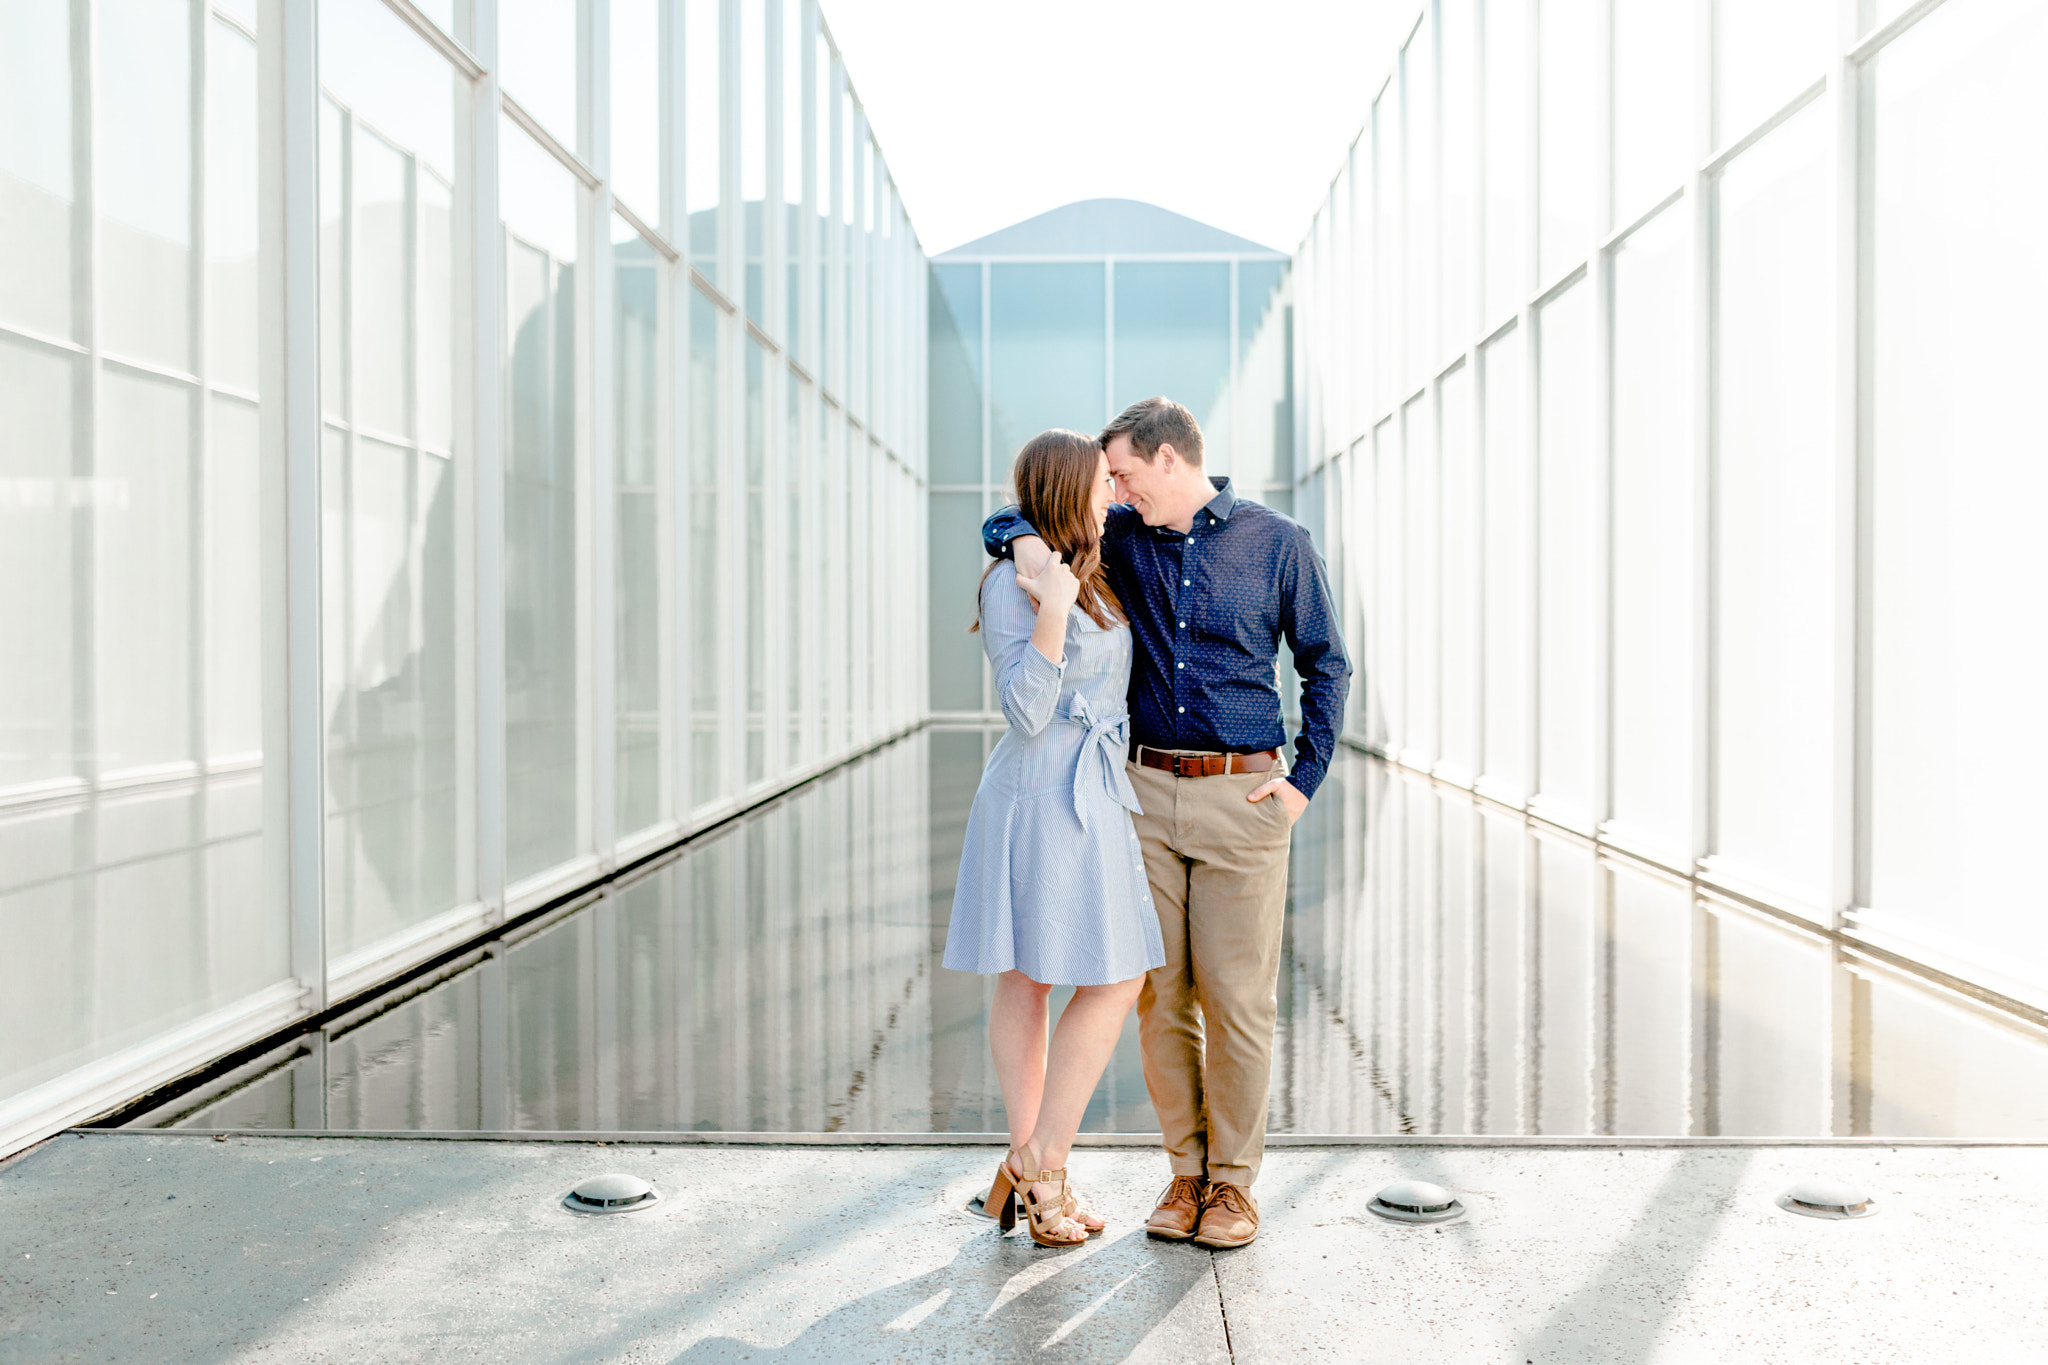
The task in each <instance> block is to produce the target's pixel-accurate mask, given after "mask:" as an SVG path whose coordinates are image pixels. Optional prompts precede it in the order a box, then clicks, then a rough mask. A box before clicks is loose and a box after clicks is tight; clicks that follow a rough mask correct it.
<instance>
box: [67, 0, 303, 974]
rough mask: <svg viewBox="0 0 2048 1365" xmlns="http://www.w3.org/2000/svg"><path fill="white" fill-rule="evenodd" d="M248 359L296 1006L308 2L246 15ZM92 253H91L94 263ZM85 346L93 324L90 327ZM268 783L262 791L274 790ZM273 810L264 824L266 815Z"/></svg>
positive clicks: (277, 886) (270, 710) (277, 814)
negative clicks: (250, 266)
mask: <svg viewBox="0 0 2048 1365" xmlns="http://www.w3.org/2000/svg"><path fill="white" fill-rule="evenodd" d="M257 32H258V35H259V39H258V46H257V54H258V55H257V72H258V74H257V83H258V103H259V107H260V108H261V109H262V110H263V111H264V113H265V117H262V118H260V119H259V120H258V125H259V132H258V135H257V136H258V138H259V142H258V148H259V151H258V163H257V164H258V171H257V174H258V177H259V180H258V213H259V215H260V218H259V225H258V243H259V246H258V251H259V260H260V283H259V285H258V289H259V298H260V303H261V306H260V307H259V310H258V313H259V318H260V322H259V324H258V325H259V326H260V327H261V328H262V335H261V340H262V344H261V345H260V346H259V348H258V349H259V361H258V363H259V364H260V365H261V366H262V382H261V388H262V392H263V393H264V394H265V395H267V397H268V399H269V401H267V402H265V403H264V404H262V406H261V408H260V416H259V423H260V430H261V432H262V436H263V442H262V449H263V450H264V451H266V452H270V455H271V458H270V459H267V460H265V461H264V464H263V470H264V475H265V480H264V485H265V486H264V493H265V496H264V502H265V503H266V504H267V506H268V509H269V515H267V516H266V517H265V518H264V519H263V524H264V527H265V530H266V532H267V533H268V534H266V536H265V539H264V556H263V558H264V566H265V574H264V583H265V587H266V592H265V602H264V607H265V610H264V627H265V628H264V638H265V639H266V640H267V641H274V642H276V646H281V648H279V647H275V646H274V647H272V648H270V649H266V651H265V655H266V664H267V669H268V673H269V676H268V678H267V679H266V686H265V688H264V691H265V694H266V697H268V698H270V699H272V700H276V701H281V703H282V704H281V705H277V706H266V707H265V717H264V731H265V733H264V749H265V752H266V753H269V754H275V755H281V756H282V759H283V765H282V766H283V772H282V774H281V776H282V778H283V780H282V781H266V782H265V784H264V785H265V788H266V791H265V807H266V811H265V814H266V820H265V826H266V828H268V829H272V830H277V829H280V828H281V829H282V833H283V836H284V840H283V843H284V847H283V856H282V858H280V859H277V860H275V862H274V864H273V865H274V866H276V867H277V868H278V869H279V870H278V874H277V875H276V876H275V878H274V879H269V880H270V886H271V891H272V892H273V894H277V893H282V894H281V895H279V903H281V904H284V905H287V906H288V907H289V915H290V921H291V968H292V975H293V976H295V977H296V978H297V979H298V982H299V987H300V990H301V1002H302V1005H303V1007H304V1008H305V1009H307V1010H313V1011H317V1010H320V1009H324V1008H325V1007H326V1005H327V941H326V924H325V916H324V906H323V904H322V891H323V886H322V880H323V878H322V858H323V853H324V838H323V835H324V827H325V809H324V804H323V797H324V790H325V771H324V769H325V759H326V734H325V727H324V725H323V723H322V707H321V692H320V256H319V252H320V186H319V149H320V133H319V107H320V88H319V66H318V60H317V55H316V52H317V48H316V35H315V18H314V15H313V12H312V11H311V9H309V8H307V7H304V6H299V5H294V4H291V3H289V0H266V3H265V5H264V7H263V10H262V12H261V19H260V22H259V23H258V25H257ZM96 263H97V262H95V264H96ZM93 344H94V347H95V350H96V349H97V344H98V337H97V328H95V330H94V342H93ZM273 792H274V793H275V794H276V795H275V796H273V795H272V793H273ZM273 819H274V820H275V821H276V823H272V821H273Z"/></svg>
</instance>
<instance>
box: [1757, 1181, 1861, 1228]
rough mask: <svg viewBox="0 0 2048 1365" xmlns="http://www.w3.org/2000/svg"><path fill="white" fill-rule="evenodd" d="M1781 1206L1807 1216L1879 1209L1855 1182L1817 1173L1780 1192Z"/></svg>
mask: <svg viewBox="0 0 2048 1365" xmlns="http://www.w3.org/2000/svg"><path fill="white" fill-rule="evenodd" d="M1778 1207H1779V1208H1781V1209H1783V1210H1785V1211H1786V1212H1787V1213H1797V1214H1801V1215H1803V1216H1805V1217H1807V1218H1868V1217H1870V1216H1871V1215H1872V1214H1874V1213H1876V1212H1877V1205H1876V1204H1875V1203H1874V1202H1872V1200H1871V1199H1870V1198H1869V1197H1868V1196H1867V1195H1865V1194H1864V1193H1863V1191H1862V1190H1860V1189H1858V1188H1857V1187H1856V1186H1854V1185H1850V1184H1846V1183H1844V1182H1842V1181H1840V1180H1823V1179H1820V1178H1818V1177H1816V1178H1814V1179H1811V1180H1802V1181H1800V1182H1799V1183H1798V1184H1797V1185H1794V1186H1793V1187H1792V1188H1791V1189H1789V1190H1787V1191H1785V1192H1784V1193H1783V1194H1781V1195H1779V1196H1778Z"/></svg>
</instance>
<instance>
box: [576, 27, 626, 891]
mask: <svg viewBox="0 0 2048 1365" xmlns="http://www.w3.org/2000/svg"><path fill="white" fill-rule="evenodd" d="M578 18H579V22H580V26H581V28H582V30H583V42H582V49H583V50H582V52H581V54H580V59H579V61H578V62H577V72H578V76H577V88H578V98H579V101H580V102H581V104H582V106H583V109H582V117H581V119H580V120H579V122H580V123H581V125H582V148H581V150H582V152H583V155H584V157H585V158H586V159H587V160H588V161H589V163H590V165H591V167H592V168H593V169H594V170H596V171H597V173H598V174H599V175H601V176H604V177H605V183H604V184H601V185H598V186H597V187H596V188H594V189H592V190H591V191H590V192H589V193H587V194H582V193H579V194H578V195H577V198H578V200H579V201H580V203H581V204H582V207H583V213H582V219H583V224H584V226H583V231H584V234H585V241H586V243H587V250H585V251H584V253H583V259H584V260H586V261H588V262H589V263H590V264H589V270H590V285H589V287H588V288H586V289H580V290H578V291H577V295H578V298H577V319H576V331H577V340H578V346H577V350H578V357H577V365H576V375H577V388H578V390H579V392H578V393H577V402H578V403H579V405H580V406H581V411H580V412H579V413H578V414H577V422H576V430H577V434H578V438H579V440H580V441H581V442H585V443H587V449H586V450H584V451H581V452H579V455H580V458H579V459H578V460H577V462H576V467H577V480H576V482H577V485H578V488H577V492H578V497H577V522H578V527H577V529H578V533H579V539H581V540H582V542H583V553H581V554H580V555H579V556H578V557H577V559H578V563H579V565H580V567H581V574H582V578H583V580H584V582H583V584H582V587H581V590H580V591H579V592H578V594H577V598H578V601H577V609H578V610H577V614H578V618H579V619H578V621H577V628H576V634H577V638H578V641H579V644H580V645H581V646H582V647H581V648H580V649H579V651H578V652H579V654H580V655H581V659H580V661H579V663H578V666H577V672H578V674H579V675H580V676H579V677H578V678H577V683H578V685H579V686H587V688H588V690H587V691H586V692H584V693H583V695H582V698H581V705H580V706H578V708H577V714H578V716H579V718H580V720H581V726H580V728H582V729H584V730H586V731H587V733H588V739H587V742H586V743H585V744H584V745H582V746H580V747H582V748H583V749H584V753H583V754H582V755H581V757H582V760H583V761H582V762H580V763H579V764H578V765H577V771H578V774H579V781H580V782H581V783H582V784H583V785H584V795H583V799H582V800H581V801H579V802H578V803H577V804H578V805H579V807H581V809H582V812H583V819H581V820H579V822H578V823H579V824H580V825H581V826H582V828H581V829H580V830H579V833H580V835H581V838H580V841H579V842H580V845H581V847H580V849H579V851H582V852H592V851H594V852H595V853H596V854H597V858H598V864H599V866H600V867H602V868H604V869H606V870H609V869H610V868H612V867H613V866H614V865H615V861H614V860H615V855H616V848H617V844H618V834H619V830H618V747H619V734H618V618H617V610H618V511H619V499H618V437H619V432H618V414H617V413H616V411H614V403H615V392H616V390H615V379H616V370H615V367H616V365H617V357H616V355H614V353H613V344H612V343H613V338H614V335H615V329H614V323H615V319H616V310H617V306H618V300H617V297H616V296H617V284H616V281H615V280H614V278H613V269H612V249H611V241H612V233H611V221H612V192H611V185H610V176H611V99H610V90H611V79H610V78H611V3H610V0H581V4H580V7H579V14H578Z"/></svg>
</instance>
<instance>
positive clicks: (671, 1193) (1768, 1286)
mask: <svg viewBox="0 0 2048 1365" xmlns="http://www.w3.org/2000/svg"><path fill="white" fill-rule="evenodd" d="M999 1155H1000V1153H998V1152H996V1151H993V1150H987V1151H984V1150H981V1149H976V1148H959V1147H953V1148H924V1147H895V1148H849V1147H706V1146H695V1147H692V1146H674V1147H667V1146H663V1147H648V1146H595V1145H590V1144H583V1143H575V1144H554V1143H551V1144H538V1143H537V1144H511V1143H497V1142H436V1141H422V1140H400V1141H387V1140H375V1139H363V1138H318V1137H288V1136H280V1137H275V1138H246V1137H233V1138H229V1139H228V1140H226V1141H215V1140H212V1139H210V1138H206V1137H200V1136H189V1135H171V1134H154V1133H93V1134H86V1135H82V1136H80V1135H64V1136H60V1137H58V1138H54V1139H52V1140H51V1141H49V1142H47V1143H44V1144H43V1145H42V1146H40V1147H38V1148H35V1149H32V1150H31V1151H29V1152H26V1153H24V1154H22V1155H21V1156H19V1157H16V1158H14V1159H12V1160H10V1161H8V1162H6V1163H4V1164H0V1361H4V1362H6V1365H17V1363H21V1365H26V1363H27V1362H37V1363H38V1365H40V1363H41V1362H51V1361H90V1362H96V1363H104V1362H127V1361H148V1362H161V1361H207V1362H226V1361H279V1362H316V1361H335V1362H342V1361H346V1362H351V1363H352V1365H354V1363H356V1362H370V1361H463V1360H505V1361H517V1362H556V1361H561V1362H569V1361H577V1362H582V1361H649V1362H667V1361H683V1362H699V1361H705V1362H709V1361H753V1360H762V1361H766V1360H777V1361H832V1362H852V1361H878V1362H881V1361H886V1362H896V1361H918V1362H923V1361H977V1362H978V1361H990V1360H1012V1359H1024V1358H1032V1359H1038V1358H1044V1359H1051V1360H1086V1361H1121V1360H1140V1361H1155V1360H1156V1361H1168V1362H1174V1363H1175V1365H1181V1363H1182V1362H1207V1361H1240V1362H1245V1361H1258V1362H1264V1361H1295V1360H1303V1361H1323V1360H1361V1361H1430V1362H1459V1363H1460V1365H1462V1362H1502V1363H1503V1365H1526V1363H1527V1362H1546V1363H1547V1362H1553V1361H1630V1362H1635V1361H1686V1362H1692V1361H1700V1362H1706V1361H1714V1362H1726V1361H1743V1362H1748V1361H1786V1362H1819V1361H1858V1362H1877V1361H1910V1362H1930V1361H1971V1362H1981V1361H1999V1362H2012V1361H2030V1360H2041V1361H2048V1290H2044V1288H2043V1286H2044V1284H2048V1274H2044V1272H2048V1150H2044V1149H2042V1148H1912V1147H1905V1148H1897V1149H1892V1148H1884V1147H1862V1148H1810V1147H1809V1148H1631V1149H1627V1150H1620V1151H1616V1150H1600V1149H1578V1150H1570V1149H1564V1150H1560V1149H1544V1148H1528V1147H1519V1148H1518V1147H1496V1148H1471V1147H1466V1148H1453V1147H1405V1148H1370V1147H1354V1148H1296V1149H1288V1150H1278V1151H1274V1152H1272V1153H1270V1154H1269V1155H1268V1158H1267V1163H1266V1171H1265V1174H1264V1177H1263V1178H1262V1180H1261V1181H1260V1185H1259V1189H1258V1193H1259V1195H1260V1196H1261V1198H1262V1200H1263V1202H1264V1206H1265V1229H1264V1233H1263V1235H1262V1236H1261V1238H1260V1240H1259V1241H1258V1242H1256V1243H1255V1244H1253V1245H1252V1246H1250V1247H1247V1248H1244V1249H1242V1250H1238V1251H1229V1252H1218V1253H1211V1252H1208V1251H1204V1250H1201V1249H1199V1248H1195V1247H1192V1246H1185V1245H1181V1246H1176V1245H1169V1244H1162V1243H1156V1242H1151V1241H1148V1240H1147V1239H1146V1238H1145V1237H1144V1236H1143V1234H1142V1233H1140V1232H1138V1231H1137V1226H1138V1224H1139V1222H1140V1221H1141V1220H1142V1218H1143V1216H1144V1213H1145V1211H1146V1210H1147V1209H1148V1208H1149V1206H1150V1203H1151V1200H1152V1198H1153V1197H1154V1196H1155V1195H1156V1193H1157V1191H1158V1188H1159V1187H1160V1186H1161V1185H1162V1184H1164V1181H1165V1170H1164V1163H1163V1161H1162V1160H1161V1159H1160V1158H1159V1157H1158V1156H1157V1155H1155V1154H1152V1153H1148V1152H1143V1151H1132V1150H1103V1149H1098V1150H1082V1151H1078V1152H1076V1153H1075V1155H1074V1158H1073V1162H1072V1167H1073V1170H1074V1174H1075V1178H1076V1180H1077V1181H1078V1182H1079V1183H1081V1184H1082V1185H1083V1186H1084V1188H1085V1189H1086V1190H1087V1191H1088V1193H1089V1195H1090V1197H1091V1198H1092V1199H1093V1200H1094V1201H1095V1202H1096V1204H1097V1206H1098V1207H1099V1208H1100V1209H1101V1210H1102V1211H1103V1212H1104V1213H1105V1214H1106V1215H1108V1216H1109V1217H1110V1218H1111V1220H1112V1221H1111V1226H1110V1230H1109V1232H1108V1234H1107V1235H1106V1236H1105V1237H1103V1238H1100V1239H1098V1240H1097V1241H1095V1242H1093V1243H1091V1244H1090V1245H1089V1246H1088V1248H1087V1249H1086V1250H1076V1251H1068V1252H1053V1251H1042V1250H1040V1249H1038V1248H1036V1247H1034V1246H1032V1245H1031V1244H1030V1243H1029V1242H1028V1241H1027V1240H1025V1239H1024V1238H1023V1237H1022V1235H1021V1234H1019V1235H1017V1236H1013V1237H1008V1238H1005V1237H1002V1236H1000V1235H999V1234H998V1232H997V1230H996V1227H995V1225H994V1224H993V1223H991V1222H989V1221H987V1220H985V1219H982V1218H979V1217H977V1216H975V1215H973V1214H971V1213H968V1212H965V1211H964V1210H963V1208H962V1205H963V1204H964V1203H965V1201H966V1200H967V1199H968V1198H969V1196H970V1195H971V1194H973V1193H974V1192H976V1191H977V1189H978V1188H979V1187H980V1186H981V1185H982V1184H983V1182H985V1181H986V1179H987V1177H988V1175H989V1173H990V1172H991V1171H992V1170H993V1168H994V1165H995V1162H996V1159H997V1157H998V1156H999ZM611 1170H623V1171H630V1172H633V1173H635V1174H639V1175H642V1176H645V1177H646V1178H648V1179H650V1180H652V1181H653V1182H654V1183H655V1184H656V1186H657V1187H658V1188H659V1189H660V1190H661V1191H662V1192H663V1194H664V1195H665V1196H666V1197H665V1199H664V1201H663V1202H662V1203H661V1204H660V1205H658V1206H656V1207H654V1208H652V1209H649V1210H646V1211H644V1212H640V1213H633V1214H624V1215H618V1216H613V1217H603V1218H586V1217H576V1216H573V1215H571V1214H569V1213H566V1212H565V1211H564V1210H563V1209H562V1208H561V1207H560V1205H559V1202H558V1201H559V1200H560V1197H561V1195H562V1194H563V1192H564V1191H565V1190H567V1189H568V1187H569V1186H571V1185H572V1184H574V1183H575V1182H576V1181H577V1180H579V1179H582V1178H583V1177H585V1176H588V1175H593V1174H597V1173H601V1172H604V1171H611ZM1815 1173H1820V1174H1827V1175H1832V1176H1836V1177H1838V1178H1843V1179H1848V1180H1853V1181H1857V1182H1860V1183H1861V1184H1863V1186H1864V1187H1865V1189H1866V1191H1867V1192H1868V1193H1869V1194H1870V1195H1871V1196H1872V1197H1873V1198H1875V1199H1877V1200H1878V1201H1879V1203H1880V1206H1881V1209H1882V1211H1881V1212H1880V1214H1879V1215H1878V1216H1877V1217H1875V1218H1870V1219H1865V1220H1860V1221H1855V1222H1824V1221H1819V1220H1815V1219H1808V1218H1799V1217H1794V1216H1793V1215H1790V1214H1787V1213H1784V1212H1781V1211H1780V1210H1778V1209H1777V1208H1776V1207H1774V1206H1773V1204H1772V1199H1773V1198H1774V1197H1775V1196H1776V1195H1777V1194H1778V1193H1779V1192H1780V1191H1781V1190H1783V1189H1784V1188H1785V1186H1786V1185H1788V1184H1789V1183H1791V1182H1792V1181H1793V1180H1794V1179H1796V1178H1799V1177H1801V1176H1805V1175H1808V1174H1815ZM1402 1176H1414V1177H1421V1178H1425V1179H1430V1180H1435V1181H1437V1182H1439V1183H1441V1184H1444V1185H1447V1186H1449V1187H1451V1188H1452V1189H1453V1190H1455V1191H1456V1192H1457V1193H1458V1194H1459V1195H1460V1196H1461V1197H1462V1198H1463V1199H1464V1200H1465V1202H1466V1203H1467V1204H1468V1205H1469V1207H1470V1209H1471V1214H1470V1217H1469V1218H1468V1219H1466V1220H1465V1221H1463V1222H1460V1223H1455V1224H1450V1225H1446V1226H1442V1227H1437V1228H1411V1227H1398V1226H1393V1225H1390V1224H1387V1223H1384V1222H1381V1221H1380V1220H1378V1219H1376V1218H1374V1217H1373V1216H1371V1215H1370V1214H1369V1213H1367V1211H1366V1204H1367V1201H1368V1200H1369V1199H1370V1198H1371V1197H1372V1195H1373V1193H1374V1192H1375V1191H1376V1190H1377V1189H1379V1188H1380V1187H1381V1186H1382V1185H1384V1184H1386V1183H1387V1182H1388V1181H1391V1180H1394V1179H1397V1178H1400V1177H1402Z"/></svg>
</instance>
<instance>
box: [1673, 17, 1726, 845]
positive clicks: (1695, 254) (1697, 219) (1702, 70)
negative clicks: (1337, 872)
mask: <svg viewBox="0 0 2048 1365" xmlns="http://www.w3.org/2000/svg"><path fill="white" fill-rule="evenodd" d="M1692 7H1693V8H1692V20H1693V61H1692V80H1693V89H1692V111H1691V112H1692V143H1691V148H1690V150H1691V156H1690V157H1689V160H1690V161H1691V162H1692V163H1693V169H1692V170H1691V171H1689V173H1688V174H1687V176H1686V179H1685V186H1686V190H1685V192H1686V194H1687V195H1688V196H1689V198H1690V203H1689V204H1688V205H1687V210H1688V213H1687V217H1688V219H1689V226H1690V229H1691V234H1690V235H1691V240H1690V243H1689V249H1690V252H1691V260H1690V266H1689V268H1690V270H1691V276H1692V278H1691V288H1692V330H1691V336H1692V376H1691V379H1692V407H1693V429H1692V446H1691V451H1690V453H1691V456H1692V492H1693V511H1692V531H1693V546H1692V575H1693V578H1692V596H1691V600H1690V601H1689V603H1688V604H1687V605H1688V608H1689V610H1690V611H1691V614H1692V649H1693V658H1692V678H1693V704H1692V812H1691V821H1690V824H1689V826H1688V830H1687V846H1686V847H1685V848H1684V849H1683V850H1682V851H1681V852H1682V863H1681V865H1682V866H1683V867H1684V868H1685V869H1686V870H1687V871H1688V872H1690V873H1692V874H1693V875H1694V876H1697V875H1698V874H1699V871H1700V866H1701V863H1702V861H1703V860H1704V859H1706V858H1707V857H1708V856H1709V855H1710V854H1712V853H1713V851H1714V839H1715V833H1714V802H1715V792H1716V790H1717V784H1718V781H1719V778H1718V776H1717V771H1716V759H1715V753H1714V747H1715V745H1714V734H1715V725H1716V719H1715V717H1716V714H1717V712H1718V710H1719V706H1720V701H1719V695H1718V691H1717V687H1716V684H1715V673H1716V665H1717V651H1718V649H1719V642H1718V635H1717V631H1716V625H1715V620H1716V615H1717V611H1718V608H1717V605H1716V603H1717V601H1718V593H1717V590H1716V587H1715V574H1716V572H1717V564H1718V562H1719V560H1718V552H1717V550H1716V548H1715V543H1714V542H1715V536H1716V534H1717V527H1718V520H1717V517H1718V513H1717V511H1716V507H1715V501H1716V497H1717V492H1716V489H1717V485H1718V482H1719V480H1718V478H1717V477H1716V472H1715V471H1716V455H1715V439H1716V431H1715V427H1716V418H1715V410H1714V400H1715V391H1716V384H1717V378H1716V373H1715V364H1714V342H1715V334H1716V330H1717V328H1718V326H1719V323H1718V319H1717V315H1716V306H1715V301H1714V278H1715V274H1714V272H1715V257H1716V254H1717V246H1716V241H1715V221H1716V218H1715V186H1714V178H1713V177H1712V176H1710V175H1708V174H1707V173H1706V171H1704V170H1703V169H1701V167H1703V166H1704V165H1705V163H1706V157H1707V156H1708V154H1709V149H1710V148H1711V147H1712V146H1713V142H1714V6H1713V0H1692Z"/></svg>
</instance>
